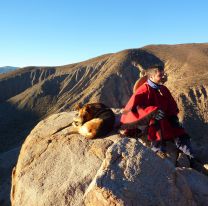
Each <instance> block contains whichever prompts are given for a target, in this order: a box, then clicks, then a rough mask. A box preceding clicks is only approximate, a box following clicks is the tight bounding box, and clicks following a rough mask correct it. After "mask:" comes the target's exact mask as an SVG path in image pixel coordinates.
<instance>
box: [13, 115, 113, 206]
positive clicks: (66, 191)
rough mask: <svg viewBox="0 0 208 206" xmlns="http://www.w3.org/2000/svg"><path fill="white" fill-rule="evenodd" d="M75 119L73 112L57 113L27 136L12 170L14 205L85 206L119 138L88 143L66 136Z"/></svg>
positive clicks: (78, 137)
mask: <svg viewBox="0 0 208 206" xmlns="http://www.w3.org/2000/svg"><path fill="white" fill-rule="evenodd" d="M72 117H73V113H66V112H65V113H60V114H54V115H52V116H51V117H49V118H48V119H46V120H43V121H41V122H40V123H39V124H38V125H37V126H36V127H35V128H34V130H33V131H32V132H31V133H30V135H29V136H28V137H27V139H26V141H25V143H24V144H23V146H22V149H21V152H20V155H19V159H18V163H17V166H16V169H15V170H13V180H12V192H11V201H12V205H16V206H27V205H28V206H37V205H39V206H41V205H57V206H61V205H73V206H76V205H82V202H83V194H84V192H85V190H86V188H87V187H88V185H89V183H90V182H91V181H92V179H93V178H94V176H95V174H96V172H97V170H98V169H99V167H100V165H101V163H102V161H103V159H104V157H105V151H106V149H107V148H108V147H109V145H111V144H112V143H113V141H112V140H111V139H114V138H115V139H116V138H117V137H116V136H115V137H111V138H110V139H109V138H106V139H97V140H92V141H86V140H85V139H84V138H83V137H81V136H79V135H66V134H67V133H68V132H69V130H70V126H69V125H70V123H71V121H72ZM64 128H65V129H64Z"/></svg>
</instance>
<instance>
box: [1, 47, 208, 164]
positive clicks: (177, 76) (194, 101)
mask: <svg viewBox="0 0 208 206" xmlns="http://www.w3.org/2000/svg"><path fill="white" fill-rule="evenodd" d="M207 56H208V44H180V45H149V46H146V47H143V48H139V49H128V50H124V51H120V52H117V53H112V54H105V55H102V56H99V57H96V58H93V59H89V60H87V61H84V62H79V63H76V64H69V65H65V66H59V67H25V68H21V69H17V70H15V71H13V72H11V73H6V74H1V75H0V114H1V120H2V121H1V122H0V134H1V135H2V137H3V138H1V140H0V141H1V142H0V151H6V150H8V149H12V148H14V147H16V146H18V145H21V143H22V141H23V140H24V138H25V137H26V136H27V134H28V133H29V132H30V130H31V129H32V128H33V127H34V125H35V124H36V123H37V122H38V121H40V120H41V119H42V118H44V117H46V116H48V115H51V114H54V113H59V112H62V111H69V110H73V109H74V107H75V106H76V105H77V103H82V104H84V103H87V102H97V101H100V102H103V103H105V104H107V105H108V106H110V107H122V106H124V105H125V104H126V102H127V101H128V99H129V97H130V96H131V94H132V87H133V85H134V83H135V81H136V80H137V79H138V76H139V71H138V68H137V67H135V66H134V64H133V62H137V63H139V64H141V65H143V66H144V67H145V66H146V65H148V64H152V63H155V62H159V61H160V62H161V61H162V62H163V63H164V64H165V71H166V73H167V74H168V79H169V80H168V82H167V83H166V85H167V86H168V88H169V89H170V90H171V91H172V94H173V96H174V98H175V99H176V101H177V102H178V105H179V108H180V111H181V112H180V119H181V120H183V123H184V125H185V127H186V128H187V131H188V132H189V133H190V134H191V135H192V138H193V144H194V146H195V148H196V150H199V151H200V155H201V156H202V157H203V158H204V159H207V160H208V156H207V155H206V147H205V146H208V140H207V139H208V136H207V134H208V126H207V122H208V109H207V108H208V107H207V105H208V100H207V93H208V67H207V65H208V58H207ZM8 128H9V130H8ZM14 136H15V137H14ZM199 140H200V141H199Z"/></svg>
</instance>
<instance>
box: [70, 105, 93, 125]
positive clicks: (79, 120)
mask: <svg viewBox="0 0 208 206" xmlns="http://www.w3.org/2000/svg"><path fill="white" fill-rule="evenodd" d="M76 110H77V111H78V114H77V116H76V117H75V118H74V123H75V125H76V126H80V125H83V124H84V123H85V122H88V121H90V120H91V119H93V118H94V110H93V107H92V105H90V104H86V105H84V106H83V107H80V105H78V107H77V108H76Z"/></svg>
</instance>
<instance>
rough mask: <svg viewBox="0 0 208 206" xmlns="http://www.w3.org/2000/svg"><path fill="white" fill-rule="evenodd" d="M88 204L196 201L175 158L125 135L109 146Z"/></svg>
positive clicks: (143, 205) (87, 196)
mask: <svg viewBox="0 0 208 206" xmlns="http://www.w3.org/2000/svg"><path fill="white" fill-rule="evenodd" d="M196 178H197V177H196ZM204 189H205V188H204ZM206 189H208V187H206ZM204 193H206V194H208V190H207V191H206V190H204ZM85 204H86V205H87V206H88V205H89V206H92V205H101V206H107V205H117V206H121V205H122V206H124V205H135V206H137V205H138V206H139V205H142V206H149V205H168V206H171V205H172V206H176V205H178V206H181V205H183V206H185V205H187V206H190V205H196V201H195V199H194V195H193V192H192V190H191V189H190V187H189V184H188V181H187V179H186V178H185V177H184V175H182V174H181V172H180V173H179V172H178V171H177V170H176V169H175V166H174V164H172V162H171V161H169V160H168V159H162V158H160V157H158V156H157V155H155V153H153V152H152V151H151V150H150V149H149V148H147V147H144V146H143V145H142V144H140V143H139V142H138V141H136V140H135V139H129V138H123V139H120V140H119V141H118V142H117V143H114V144H113V145H112V146H111V147H110V148H109V149H108V150H107V153H106V158H105V160H104V161H103V164H102V165H101V168H100V169H99V171H98V172H97V174H96V177H95V178H94V180H93V181H92V183H91V184H90V186H89V187H88V189H87V191H86V193H85Z"/></svg>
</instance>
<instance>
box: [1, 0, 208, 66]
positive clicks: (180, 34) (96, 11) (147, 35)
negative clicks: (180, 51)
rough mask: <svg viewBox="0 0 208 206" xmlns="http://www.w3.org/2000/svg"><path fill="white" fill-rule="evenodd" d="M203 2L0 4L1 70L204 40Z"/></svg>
mask: <svg viewBox="0 0 208 206" xmlns="http://www.w3.org/2000/svg"><path fill="white" fill-rule="evenodd" d="M207 10H208V1H206V0H204V1H203V0H172V1H171V0H157V1H156V0H155V1H154V0H143V1H142V0H105V1H104V0H103V1H99V0H97V1H96V0H68V1H67V0H56V1H55V0H2V1H0V66H7V65H9V66H19V67H23V66H29V65H34V66H56V65H65V64H70V63H75V62H79V61H83V60H86V59H89V58H93V57H96V56H99V55H102V54H106V53H112V52H118V51H121V50H124V49H128V48H139V47H142V46H145V45H149V44H180V43H198V42H200V43H205V42H208V40H207V39H208V25H207V24H208V12H207Z"/></svg>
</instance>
